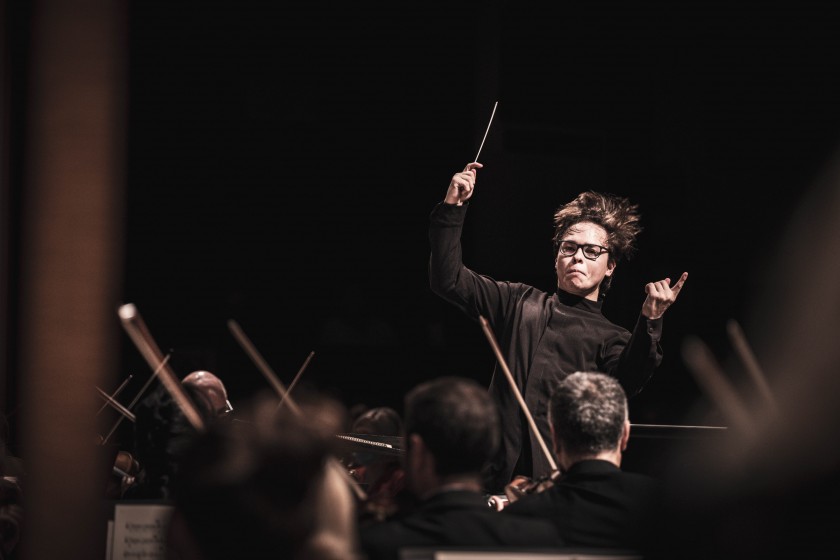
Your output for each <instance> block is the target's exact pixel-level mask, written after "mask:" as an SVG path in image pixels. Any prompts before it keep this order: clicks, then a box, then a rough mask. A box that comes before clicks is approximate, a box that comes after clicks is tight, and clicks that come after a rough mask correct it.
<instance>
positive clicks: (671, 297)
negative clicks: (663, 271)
mask: <svg viewBox="0 0 840 560" xmlns="http://www.w3.org/2000/svg"><path fill="white" fill-rule="evenodd" d="M687 278H688V272H683V273H682V276H680V279H679V280H677V282H676V284H674V285H673V286H671V279H670V278H666V279H665V280H660V281H659V282H651V283H650V284H647V285H645V292H647V297H646V298H645V302H644V303H643V304H642V315H644V316H645V317H647V318H648V319H659V318H660V317H662V315H663V314H664V313H665V310H666V309H668V308H669V307H671V304H672V303H674V302H675V301H676V300H677V296H678V295H680V290H682V287H683V284H685V281H686V279H687Z"/></svg>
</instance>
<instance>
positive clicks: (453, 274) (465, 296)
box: [429, 202, 514, 326]
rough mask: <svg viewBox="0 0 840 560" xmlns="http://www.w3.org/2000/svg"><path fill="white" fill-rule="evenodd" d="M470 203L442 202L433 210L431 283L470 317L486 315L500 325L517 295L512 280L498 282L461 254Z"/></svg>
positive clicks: (489, 319) (438, 291)
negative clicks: (467, 263)
mask: <svg viewBox="0 0 840 560" xmlns="http://www.w3.org/2000/svg"><path fill="white" fill-rule="evenodd" d="M467 207H468V205H467V204H464V205H463V206H457V205H454V204H446V203H445V202H440V203H438V205H437V206H435V208H434V210H432V214H431V216H430V226H429V242H430V244H431V255H430V257H429V286H430V287H431V289H432V291H433V292H434V293H435V294H437V295H439V296H440V297H441V298H443V299H444V300H446V301H448V302H449V303H451V304H453V305H455V306H456V307H458V308H459V309H460V310H461V311H463V312H464V313H465V314H466V315H467V316H469V317H470V318H472V319H474V320H478V316H479V315H483V316H484V317H485V318H486V319H487V320H488V321H489V322H490V324H491V325H494V326H496V325H499V324H500V322H501V321H502V319H503V318H504V316H505V309H506V308H507V307H508V305H509V304H510V303H511V301H512V298H513V297H514V294H513V291H514V290H513V289H512V286H511V284H510V283H509V282H497V281H495V280H493V279H492V278H490V277H488V276H484V275H481V274H477V273H475V272H473V271H472V270H470V269H468V268H467V267H466V266H464V263H463V260H462V254H461V230H462V228H463V225H464V217H465V216H466V213H467Z"/></svg>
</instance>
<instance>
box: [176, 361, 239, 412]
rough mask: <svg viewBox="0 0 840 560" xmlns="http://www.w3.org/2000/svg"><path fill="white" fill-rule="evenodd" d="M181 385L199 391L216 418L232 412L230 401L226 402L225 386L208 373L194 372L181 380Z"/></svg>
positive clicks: (202, 371) (203, 371)
mask: <svg viewBox="0 0 840 560" xmlns="http://www.w3.org/2000/svg"><path fill="white" fill-rule="evenodd" d="M181 383H183V384H184V385H189V386H191V387H194V388H195V389H197V390H198V391H200V392H201V393H202V394H203V395H204V396H205V397H206V398H207V400H208V401H209V402H210V404H211V405H212V406H213V410H214V411H215V412H216V415H217V416H222V415H224V414H227V413H229V412H231V411H232V410H233V407H232V406H231V405H230V401H228V395H227V389H225V384H224V383H222V380H221V379H219V378H218V377H216V376H215V375H213V374H212V373H210V372H209V371H205V370H198V371H194V372H192V373H190V374H189V375H187V376H186V377H185V378H184V379H183V380H181Z"/></svg>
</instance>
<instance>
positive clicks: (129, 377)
mask: <svg viewBox="0 0 840 560" xmlns="http://www.w3.org/2000/svg"><path fill="white" fill-rule="evenodd" d="M132 377H134V376H133V375H129V376H128V377H126V378H125V381H123V382H122V383H120V386H119V387H117V388H116V389H115V390H114V392H113V393H111V394H110V397H111V398H112V399H116V398H117V396H119V394H120V393H122V391H123V389H125V386H126V385H128V382H129V381H131V378H132ZM107 407H108V402H107V401H106V402H105V403H104V404H103V405H102V406H100V407H99V410H97V411H96V415H97V416H99V415H100V414H102V411H103V410H105V409H106V408H107Z"/></svg>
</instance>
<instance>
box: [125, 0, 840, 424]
mask: <svg viewBox="0 0 840 560" xmlns="http://www.w3.org/2000/svg"><path fill="white" fill-rule="evenodd" d="M797 6H799V7H798V8H796V9H791V8H789V7H787V6H785V7H781V5H778V4H768V3H765V4H762V5H760V6H755V7H753V8H750V9H746V8H744V9H741V8H738V7H734V6H733V5H732V4H731V3H725V4H721V5H720V6H718V7H715V5H714V4H713V3H709V2H702V3H701V2H696V3H695V2H673V3H664V2H663V3H657V4H656V5H653V4H650V3H642V4H639V3H624V2H618V3H608V2H568V3H559V4H557V5H556V7H555V11H554V13H553V14H546V13H543V12H541V11H539V10H537V9H536V7H532V6H527V5H522V3H513V2H496V3H467V4H462V5H461V6H460V7H453V6H452V5H450V6H447V7H446V8H443V7H435V6H433V5H430V4H429V3H422V4H404V3H396V4H392V5H390V7H388V8H375V9H374V8H364V7H362V6H361V5H359V4H358V3H343V4H341V5H339V6H327V5H325V4H323V3H318V2H294V3H288V2H286V3H280V2H273V3H267V2H265V3H264V2H253V1H248V0H245V1H240V2H235V3H234V2H226V3H223V4H222V3H213V2H211V3H190V6H189V7H187V6H182V5H179V4H177V3H166V4H165V5H162V4H157V3H156V4H155V5H151V4H149V3H146V2H134V3H132V9H131V14H130V26H131V37H130V65H131V66H130V73H129V75H130V100H129V101H130V103H129V107H130V112H129V154H128V155H129V160H128V161H129V166H128V171H129V177H128V187H129V192H128V204H127V215H126V216H125V225H126V232H127V242H128V245H127V250H126V275H125V288H124V300H123V302H132V303H135V304H136V305H137V306H138V308H139V310H140V312H141V314H142V315H143V317H144V319H145V321H146V323H147V325H148V327H149V329H150V331H151V333H152V334H153V336H154V337H155V338H156V340H157V342H158V344H159V345H160V346H161V348H162V349H163V350H164V351H165V352H166V351H170V350H171V351H172V362H171V363H172V365H173V368H174V369H175V370H176V372H177V373H179V374H180V375H186V374H187V373H188V372H189V371H192V370H194V369H209V370H211V371H214V372H215V373H216V374H218V375H219V376H220V377H222V378H223V380H224V381H225V383H226V384H227V385H228V388H229V392H230V396H231V400H232V401H234V404H237V403H243V402H245V400H246V399H247V398H248V397H249V396H250V395H251V394H253V393H254V392H255V391H258V390H261V389H266V388H267V387H268V384H267V383H266V381H265V380H264V379H263V377H262V375H261V374H260V372H259V371H258V370H257V368H256V367H255V366H254V365H253V364H252V363H251V361H250V360H249V358H248V357H247V356H246V355H245V353H244V352H243V351H242V350H241V349H240V348H239V346H238V345H237V343H236V341H235V339H234V338H233V336H232V335H231V333H230V331H229V330H228V327H227V321H228V320H231V319H233V320H235V321H237V322H238V323H239V324H240V326H241V327H242V329H243V330H244V331H245V333H246V334H247V335H248V336H249V337H250V338H251V339H252V341H253V342H254V344H255V345H256V347H257V348H258V349H259V350H260V351H261V353H262V354H263V356H264V357H265V359H266V361H267V362H268V363H269V364H270V365H271V366H272V367H273V368H274V369H275V371H276V372H277V374H278V375H279V377H280V378H281V380H282V381H284V382H285V383H289V382H290V381H291V379H292V377H293V376H294V374H295V372H296V371H297V370H298V368H299V367H300V366H301V364H302V363H303V361H304V359H305V358H306V356H307V355H308V354H309V352H310V351H314V352H315V357H314V358H313V360H312V362H311V364H310V366H309V368H308V369H307V371H306V373H305V374H304V376H303V378H302V380H301V387H302V388H310V389H315V390H319V391H324V392H327V393H329V394H331V395H333V396H336V397H337V398H339V399H340V400H341V401H342V402H344V403H345V404H347V405H353V404H357V403H364V404H367V405H368V406H377V405H389V406H394V407H397V408H398V409H401V402H402V396H403V394H404V392H405V391H406V390H407V389H409V388H410V387H411V386H413V385H414V384H415V383H417V382H419V381H422V380H424V379H429V378H431V377H434V376H439V375H445V374H455V375H465V376H468V377H473V378H475V379H477V380H479V381H481V382H483V383H487V382H489V379H490V373H491V370H492V367H493V363H494V358H493V355H492V353H491V351H490V348H489V345H488V344H487V342H486V340H485V338H484V336H483V334H482V332H481V329H480V327H479V325H478V324H476V323H472V322H471V321H469V320H468V319H467V318H466V317H464V316H462V315H461V314H460V313H459V312H458V311H456V310H455V309H454V308H452V307H450V306H449V305H448V304H446V303H445V302H443V301H441V300H439V299H438V298H437V297H436V296H434V294H432V293H431V292H430V290H429V288H428V283H427V260H428V241H427V231H426V230H427V224H428V214H429V212H430V211H431V209H432V207H433V205H434V204H435V203H437V202H438V201H439V200H441V199H442V197H443V195H444V192H445V189H446V186H447V184H448V181H449V178H450V177H451V175H452V174H453V173H455V172H456V171H459V170H460V169H461V168H462V167H463V166H464V164H466V163H467V162H469V161H471V160H472V159H473V158H474V157H475V154H476V151H477V149H478V146H479V144H480V142H481V138H482V136H483V134H484V130H485V127H486V125H487V122H488V119H489V117H490V113H491V110H492V107H493V103H494V102H495V101H498V102H499V105H498V109H497V112H496V116H495V119H494V121H493V126H492V128H491V130H490V132H489V136H488V138H487V142H486V144H485V146H484V148H483V150H482V154H481V158H480V160H481V161H482V162H483V163H484V165H485V167H484V169H482V170H481V171H480V172H479V179H478V186H477V190H476V194H475V197H474V199H473V201H472V203H471V205H470V210H469V216H468V222H467V225H466V228H465V231H464V255H465V261H466V264H467V265H468V266H470V267H471V268H473V269H474V270H476V271H478V272H482V273H485V274H489V275H491V276H493V277H495V278H497V279H504V280H513V281H522V282H528V283H532V284H534V285H536V286H538V287H540V288H542V289H546V290H550V289H552V287H553V285H554V279H553V267H552V263H553V258H552V255H551V243H550V238H551V233H552V223H551V217H552V212H553V210H554V209H555V208H556V207H557V206H558V205H560V204H562V203H564V202H566V201H568V200H570V199H571V198H573V197H574V196H575V195H576V194H577V193H578V192H580V191H582V190H585V189H596V190H605V191H610V192H614V193H617V194H621V195H625V196H628V197H630V198H631V199H632V200H633V201H635V202H637V203H639V204H640V206H641V211H642V215H643V226H644V228H645V229H644V232H643V233H642V235H641V237H640V239H639V246H640V251H639V254H638V257H637V258H636V259H635V260H633V261H631V262H629V263H626V264H624V265H622V266H621V267H620V268H619V269H618V271H617V276H616V278H615V281H614V284H613V286H614V287H613V291H612V292H611V294H610V295H609V297H608V298H607V300H606V304H605V307H604V311H605V314H606V315H607V316H608V317H609V318H610V319H612V320H613V321H615V322H617V323H620V324H622V325H624V326H626V327H628V328H630V327H631V326H632V324H633V322H634V321H635V319H636V316H637V314H638V312H639V309H640V307H641V303H642V301H643V299H644V291H643V289H644V284H645V283H646V282H649V281H652V280H657V279H661V278H664V277H666V276H670V277H671V278H675V277H677V276H678V275H679V274H680V273H681V272H682V271H683V270H687V271H688V272H689V274H690V278H689V280H688V282H687V283H686V286H685V289H684V290H683V292H682V294H681V295H680V297H679V300H678V301H677V303H676V304H675V305H674V307H672V308H671V309H670V310H669V311H668V313H667V314H666V317H665V335H664V338H663V340H662V344H663V346H664V349H665V359H664V362H663V364H662V367H661V368H660V370H659V371H658V373H657V374H656V376H655V377H654V380H653V381H652V383H651V384H650V386H649V387H648V388H647V389H646V390H645V391H644V392H643V393H642V394H641V395H639V396H638V397H637V398H635V399H634V400H633V402H632V404H631V409H632V411H631V420H632V421H634V422H637V423H683V422H689V421H691V420H692V419H693V415H694V412H695V411H697V410H703V409H705V408H707V407H709V406H710V405H709V403H708V401H707V400H706V399H705V398H704V397H703V396H702V395H701V393H700V391H699V389H698V386H697V384H696V383H695V382H694V380H693V378H692V377H691V374H690V372H689V371H688V369H687V368H686V366H685V364H684V363H683V361H682V358H681V355H680V351H681V345H682V342H683V340H684V339H685V338H686V337H687V336H689V335H696V336H699V337H701V338H702V339H703V340H705V341H707V342H708V343H709V344H710V346H711V347H712V348H713V349H714V351H715V352H716V353H717V355H718V356H719V358H720V359H721V360H722V361H724V360H728V359H729V358H728V356H729V354H730V345H729V343H728V341H727V339H726V330H725V329H726V323H727V321H729V320H730V319H735V320H737V321H739V322H740V323H741V324H742V326H743V327H744V329H745V331H746V333H747V337H748V339H749V338H751V337H758V329H757V327H756V326H754V325H753V324H751V320H752V317H753V315H752V314H751V309H750V306H751V304H752V303H753V302H754V297H755V295H756V294H757V293H758V292H760V291H761V290H762V288H763V285H764V284H765V282H766V279H767V278H768V275H772V274H773V269H772V268H771V267H770V266H769V265H770V262H771V261H772V260H773V259H775V258H776V256H777V255H776V246H777V245H776V242H777V240H778V239H779V237H780V236H781V235H782V233H783V232H784V228H785V224H786V223H787V220H788V219H789V217H790V215H791V213H792V212H793V211H794V209H795V207H796V204H797V202H798V201H799V199H800V197H801V196H802V195H803V193H804V192H806V191H807V189H808V187H809V185H810V184H811V182H812V180H813V179H814V177H816V176H817V175H818V174H819V172H820V170H821V167H822V166H823V165H824V164H825V163H826V161H827V160H828V158H829V156H830V155H831V154H832V152H833V150H834V148H835V144H836V141H837V136H838V105H837V100H838V99H840V79H838V76H840V74H838V59H837V57H836V54H835V53H837V52H839V51H840V49H839V48H838V47H840V45H838V44H837V43H838V40H840V39H838V37H840V36H838V34H837V33H836V29H837V23H838V22H837V19H836V18H835V17H834V15H833V13H832V12H830V11H829V10H828V9H816V8H808V7H805V6H807V5H806V4H801V3H800V4H797ZM801 250H813V248H811V247H802V248H801ZM123 302H114V307H115V310H116V307H117V306H118V305H119V304H120V303H123ZM114 328H116V329H118V328H120V327H119V324H118V322H117V320H116V312H115V323H114ZM123 341H124V348H123V360H122V362H123V367H124V369H123V371H121V372H119V379H118V378H116V376H115V380H114V385H115V386H116V385H117V383H118V382H119V380H120V379H122V378H123V377H124V376H126V375H128V374H134V375H135V379H134V380H133V381H132V384H135V385H134V388H135V389H134V390H136V389H137V388H139V386H140V385H141V384H142V382H143V380H144V379H145V377H147V376H148V374H149V369H148V366H146V364H145V363H144V362H143V361H142V359H141V358H140V355H139V353H138V352H137V351H136V350H135V349H134V348H133V346H131V343H130V341H129V340H128V338H127V337H123ZM127 391H128V393H130V392H131V389H128V390H127ZM128 393H127V394H128ZM713 420H714V416H712V421H713Z"/></svg>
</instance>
